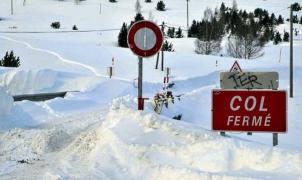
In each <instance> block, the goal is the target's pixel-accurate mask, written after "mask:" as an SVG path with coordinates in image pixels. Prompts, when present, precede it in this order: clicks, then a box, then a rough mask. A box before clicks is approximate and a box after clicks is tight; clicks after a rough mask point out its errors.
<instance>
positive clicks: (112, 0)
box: [109, 0, 117, 3]
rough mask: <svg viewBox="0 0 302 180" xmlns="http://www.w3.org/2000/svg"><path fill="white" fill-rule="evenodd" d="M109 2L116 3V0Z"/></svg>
mask: <svg viewBox="0 0 302 180" xmlns="http://www.w3.org/2000/svg"><path fill="white" fill-rule="evenodd" d="M109 2H111V3H116V2H117V1H116V0H109Z"/></svg>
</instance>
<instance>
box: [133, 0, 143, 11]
mask: <svg viewBox="0 0 302 180" xmlns="http://www.w3.org/2000/svg"><path fill="white" fill-rule="evenodd" d="M134 8H135V12H136V13H137V14H138V13H141V12H142V5H141V3H140V1H139V0H136V2H135V6H134Z"/></svg>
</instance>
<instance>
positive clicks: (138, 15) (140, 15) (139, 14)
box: [134, 13, 144, 22]
mask: <svg viewBox="0 0 302 180" xmlns="http://www.w3.org/2000/svg"><path fill="white" fill-rule="evenodd" d="M141 20H144V16H143V15H142V14H141V13H137V14H136V15H135V17H134V22H137V21H141Z"/></svg>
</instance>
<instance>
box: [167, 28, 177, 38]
mask: <svg viewBox="0 0 302 180" xmlns="http://www.w3.org/2000/svg"><path fill="white" fill-rule="evenodd" d="M167 36H168V37H170V38H174V37H175V28H174V27H171V28H170V27H169V28H168V31H167Z"/></svg>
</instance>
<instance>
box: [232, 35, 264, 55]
mask: <svg viewBox="0 0 302 180" xmlns="http://www.w3.org/2000/svg"><path fill="white" fill-rule="evenodd" d="M227 52H228V54H229V55H230V56H232V57H234V58H244V59H254V58H258V57H261V56H263V54H264V52H263V47H262V44H261V42H260V40H259V39H258V38H255V37H253V36H252V35H250V34H247V35H246V36H244V37H239V36H236V35H232V36H230V37H229V38H228V45H227Z"/></svg>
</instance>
